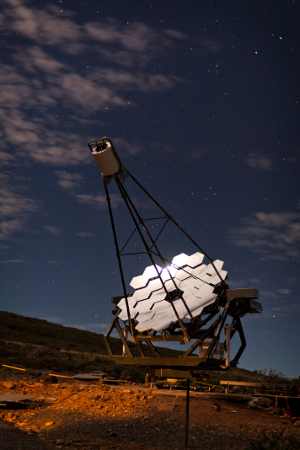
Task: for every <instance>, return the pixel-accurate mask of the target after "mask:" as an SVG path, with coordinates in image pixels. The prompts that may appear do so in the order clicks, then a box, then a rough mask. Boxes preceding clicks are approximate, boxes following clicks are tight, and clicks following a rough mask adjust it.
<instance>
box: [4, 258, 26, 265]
mask: <svg viewBox="0 0 300 450" xmlns="http://www.w3.org/2000/svg"><path fill="white" fill-rule="evenodd" d="M24 262H26V261H25V260H24V259H6V260H4V261H0V264H21V263H24Z"/></svg>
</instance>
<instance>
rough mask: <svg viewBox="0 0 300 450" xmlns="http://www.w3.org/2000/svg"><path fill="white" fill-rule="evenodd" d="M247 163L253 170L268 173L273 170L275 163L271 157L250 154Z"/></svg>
mask: <svg viewBox="0 0 300 450" xmlns="http://www.w3.org/2000/svg"><path fill="white" fill-rule="evenodd" d="M246 162H247V164H248V166H249V167H251V169H255V170H261V171H267V170H273V168H274V166H273V161H272V159H271V158H270V157H269V156H266V155H260V154H258V153H249V155H248V156H247V158H246Z"/></svg>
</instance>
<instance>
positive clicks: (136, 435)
mask: <svg viewBox="0 0 300 450" xmlns="http://www.w3.org/2000/svg"><path fill="white" fill-rule="evenodd" d="M1 379H2V380H6V381H1V382H0V394H3V393H4V392H10V393H22V394H26V395H37V396H39V397H52V398H55V399H56V400H55V401H54V402H52V403H44V402H40V401H34V402H30V405H31V406H30V407H29V409H15V410H12V409H11V410H8V409H1V410H0V418H1V421H0V426H1V428H0V436H1V442H2V444H1V449H3V450H10V449H14V450H15V449H19V448H20V449H21V448H22V449H23V450H24V449H25V450H27V449H28V450H29V449H30V450H38V449H43V450H48V449H54V448H56V449H59V448H60V449H64V448H65V447H67V448H69V449H70V450H71V449H82V450H92V449H97V450H106V449H115V450H117V449H120V450H121V449H122V450H129V449H130V450H132V449H133V450H138V449H140V450H155V449H159V448H165V449H172V450H176V449H181V448H183V447H184V426H185V398H184V397H183V396H182V397H181V396H180V393H179V392H178V395H177V393H175V392H174V391H172V393H173V394H175V396H172V397H170V396H165V395H164V396H161V395H160V394H159V393H158V392H157V391H156V392H154V391H151V390H150V389H148V388H146V389H145V388H144V387H143V386H141V385H134V384H127V385H124V386H122V387H120V388H118V387H110V386H105V385H99V384H96V383H93V384H87V383H85V384H83V383H82V382H79V381H74V380H67V379H63V378H60V379H59V382H58V383H57V384H45V383H44V382H42V381H41V380H40V379H36V378H33V377H30V375H26V377H25V376H24V377H23V379H22V374H21V373H20V372H18V375H17V376H13V377H12V376H10V371H9V370H5V369H2V370H1ZM164 393H166V391H164ZM217 403H218V405H219V409H220V410H219V411H218V410H217V408H216V407H215V404H216V400H215V399H206V398H205V399H204V398H191V403H190V423H189V425H190V431H189V444H190V445H189V447H188V448H189V449H202V448H209V449H210V450H213V449H215V450H224V449H242V448H243V447H244V446H245V445H247V442H248V439H249V438H255V437H257V435H258V434H260V433H261V432H263V431H266V432H271V431H277V430H281V429H282V428H283V427H284V428H285V429H286V430H287V431H289V432H293V433H295V434H298V435H300V428H296V427H294V426H293V425H292V423H291V421H290V420H289V419H284V418H281V417H279V416H274V415H271V414H270V413H269V412H265V411H262V410H253V409H251V408H249V407H248V406H247V405H246V404H245V403H243V404H242V403H238V402H228V401H224V400H218V401H217Z"/></svg>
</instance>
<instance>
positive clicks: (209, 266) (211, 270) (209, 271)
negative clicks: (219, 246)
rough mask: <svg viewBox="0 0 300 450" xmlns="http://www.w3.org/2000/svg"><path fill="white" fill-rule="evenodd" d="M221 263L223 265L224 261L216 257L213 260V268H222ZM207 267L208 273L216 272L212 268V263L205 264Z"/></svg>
mask: <svg viewBox="0 0 300 450" xmlns="http://www.w3.org/2000/svg"><path fill="white" fill-rule="evenodd" d="M223 265H224V261H220V260H219V259H216V260H215V261H214V266H215V268H216V269H217V271H218V272H219V271H220V270H222V268H223ZM207 268H208V273H211V274H213V273H216V271H215V269H214V268H213V265H212V264H211V263H210V264H209V265H208V266H207Z"/></svg>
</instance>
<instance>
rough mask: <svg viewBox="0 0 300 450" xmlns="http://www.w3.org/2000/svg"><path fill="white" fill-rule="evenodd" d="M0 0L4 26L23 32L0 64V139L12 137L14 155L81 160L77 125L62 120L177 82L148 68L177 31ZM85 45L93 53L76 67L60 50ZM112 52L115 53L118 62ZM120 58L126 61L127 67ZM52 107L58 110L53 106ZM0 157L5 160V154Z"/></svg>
mask: <svg viewBox="0 0 300 450" xmlns="http://www.w3.org/2000/svg"><path fill="white" fill-rule="evenodd" d="M5 5H6V6H5V7H4V10H3V23H4V24H5V25H4V28H5V31H6V33H7V34H8V36H9V33H11V32H13V33H14V34H15V33H17V34H18V35H20V38H22V37H23V38H24V39H26V44H25V45H24V46H22V48H21V47H20V46H14V45H13V44H12V45H11V64H9V63H7V64H4V63H2V65H1V66H0V82H1V85H2V96H1V99H0V105H2V108H1V109H0V120H1V122H2V127H3V130H4V139H3V144H4V145H5V143H6V144H7V147H8V148H9V146H10V145H11V143H12V142H14V143H15V144H17V145H18V147H16V149H15V156H16V157H19V158H24V156H25V155H26V157H28V156H29V158H31V159H32V160H33V161H35V162H40V163H42V164H46V165H57V166H61V165H63V164H68V165H74V164H82V163H85V162H86V161H87V159H86V158H85V152H84V151H83V147H85V145H86V141H87V139H85V136H84V134H83V133H80V132H79V131H78V134H77V135H76V134H75V135H74V134H70V132H69V130H68V123H69V121H72V123H74V122H77V123H78V124H80V123H81V124H82V122H83V121H87V119H88V118H89V123H90V124H91V123H92V122H95V120H96V119H95V117H94V116H92V115H93V114H94V113H99V114H100V112H102V111H103V110H105V109H109V110H111V109H113V108H119V107H122V108H134V103H133V102H129V101H128V99H129V98H130V93H131V92H136V91H139V92H141V93H151V92H160V91H166V90H169V89H172V88H174V87H175V86H176V85H177V84H178V83H182V79H179V78H177V77H175V76H174V75H173V74H163V73H149V70H148V66H149V64H151V65H152V64H153V62H154V61H155V59H156V58H157V57H158V56H162V55H163V54H164V53H165V52H166V46H168V48H172V47H174V46H175V45H176V42H178V41H179V40H184V39H186V37H185V36H184V35H181V33H172V32H170V31H168V30H167V31H166V32H164V31H162V32H161V33H158V32H157V31H156V30H154V29H153V28H151V27H149V26H147V25H144V24H141V23H137V22H135V23H132V24H126V23H125V24H120V23H116V22H115V21H114V20H112V19H104V20H103V21H98V22H86V23H85V24H83V25H77V24H76V22H75V18H74V16H73V13H70V12H68V11H66V10H63V14H62V13H61V10H60V8H58V7H56V6H54V5H46V6H45V7H43V8H41V9H40V10H39V9H32V8H30V7H27V6H26V4H25V3H24V2H22V1H20V0H6V1H5ZM87 45H88V46H89V48H91V46H94V50H95V59H94V61H90V62H89V63H88V64H89V65H83V66H82V70H81V71H78V64H77V60H76V61H72V58H69V57H67V58H66V55H67V54H69V53H70V52H71V53H72V54H76V56H77V57H78V56H81V57H82V58H84V55H85V46H87ZM56 46H59V50H60V52H57V49H56ZM70 48H71V49H72V50H70ZM112 55H117V56H121V58H120V63H119V58H118V57H112ZM122 55H123V56H122ZM99 56H100V59H99ZM125 59H127V60H128V61H131V63H130V64H129V66H130V67H129V66H128V68H126V67H125V66H126V64H125V65H124V60H125ZM100 61H101V63H100ZM132 64H133V65H134V66H132ZM133 67H134V68H133ZM145 69H147V70H145ZM129 104H130V106H129ZM57 107H58V108H59V110H60V111H61V114H60V115H59V116H58V115H57V114H56V115H55V114H54V113H53V110H54V108H57ZM71 111H72V115H70V113H71ZM74 111H77V114H76V113H75V114H74ZM83 118H84V119H83ZM2 157H3V158H4V159H5V162H6V164H8V163H9V161H10V158H9V156H8V153H5V152H4V153H3V155H2Z"/></svg>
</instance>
